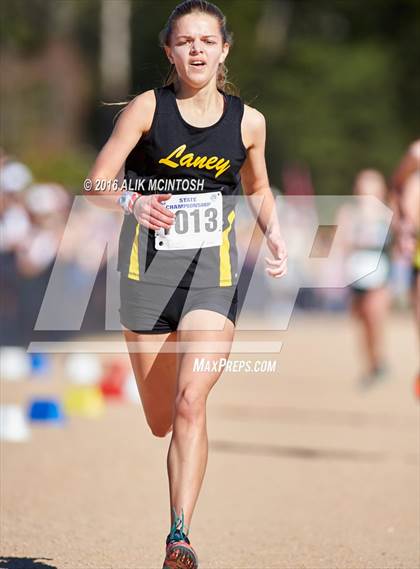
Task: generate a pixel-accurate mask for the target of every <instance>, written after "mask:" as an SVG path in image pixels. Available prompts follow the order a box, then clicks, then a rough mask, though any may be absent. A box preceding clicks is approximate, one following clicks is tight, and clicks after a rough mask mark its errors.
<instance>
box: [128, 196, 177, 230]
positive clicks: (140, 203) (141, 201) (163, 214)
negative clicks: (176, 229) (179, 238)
mask: <svg viewBox="0 0 420 569" xmlns="http://www.w3.org/2000/svg"><path fill="white" fill-rule="evenodd" d="M171 195H172V194H155V195H152V196H140V197H139V198H138V199H137V200H136V202H135V204H134V207H133V214H134V217H135V218H136V219H137V221H138V222H139V223H140V224H141V225H144V226H145V227H148V228H149V229H160V228H161V227H163V228H164V229H169V228H170V227H171V225H172V224H173V222H174V219H175V214H174V213H173V212H172V211H170V210H169V209H167V208H166V207H165V206H164V205H162V204H161V202H163V201H165V200H167V199H169V198H170V197H171Z"/></svg>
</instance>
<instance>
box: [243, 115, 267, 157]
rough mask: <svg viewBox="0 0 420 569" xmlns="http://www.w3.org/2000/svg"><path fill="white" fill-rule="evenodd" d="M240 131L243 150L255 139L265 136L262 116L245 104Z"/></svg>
mask: <svg viewBox="0 0 420 569" xmlns="http://www.w3.org/2000/svg"><path fill="white" fill-rule="evenodd" d="M241 130H242V139H243V142H244V145H245V148H247V149H248V148H249V147H250V146H252V145H253V144H254V143H255V140H256V139H258V138H260V137H261V136H264V135H265V117H264V115H263V114H262V113H261V112H260V111H258V110H257V109H255V108H254V107H250V106H249V105H246V104H245V105H244V116H243V118H242V125H241Z"/></svg>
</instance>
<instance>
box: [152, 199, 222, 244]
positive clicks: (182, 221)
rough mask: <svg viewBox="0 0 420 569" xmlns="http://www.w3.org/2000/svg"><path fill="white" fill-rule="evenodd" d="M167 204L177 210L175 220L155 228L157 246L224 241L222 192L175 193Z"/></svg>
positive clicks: (169, 207)
mask: <svg viewBox="0 0 420 569" xmlns="http://www.w3.org/2000/svg"><path fill="white" fill-rule="evenodd" d="M165 206H166V207H167V208H168V209H171V210H172V211H173V212H174V213H175V220H174V223H173V224H172V226H171V227H170V228H169V229H163V228H162V229H159V230H157V231H155V246H156V249H159V250H171V249H195V248H198V247H213V246H215V245H220V244H221V236H222V225H223V204H222V194H221V192H212V193H208V194H201V195H191V194H189V195H183V196H178V195H176V196H172V197H171V198H170V199H169V200H167V201H166V202H165Z"/></svg>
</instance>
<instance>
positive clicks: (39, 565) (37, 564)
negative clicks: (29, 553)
mask: <svg viewBox="0 0 420 569" xmlns="http://www.w3.org/2000/svg"><path fill="white" fill-rule="evenodd" d="M44 561H52V559H48V558H47V557H5V556H2V557H0V568H1V569H57V567H56V566H55V565H50V564H49V563H44Z"/></svg>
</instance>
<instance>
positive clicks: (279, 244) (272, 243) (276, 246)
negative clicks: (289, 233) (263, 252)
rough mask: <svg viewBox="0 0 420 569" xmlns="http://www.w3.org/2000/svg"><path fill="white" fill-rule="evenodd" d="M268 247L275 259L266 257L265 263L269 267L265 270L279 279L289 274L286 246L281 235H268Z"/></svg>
mask: <svg viewBox="0 0 420 569" xmlns="http://www.w3.org/2000/svg"><path fill="white" fill-rule="evenodd" d="M267 245H268V248H269V249H270V251H271V252H272V254H273V257H274V259H269V258H268V257H265V261H266V263H267V264H268V265H269V267H267V268H266V269H265V270H266V272H267V273H268V274H269V275H270V276H271V277H274V278H275V279H279V278H280V277H283V276H284V275H286V274H287V250H286V244H285V242H284V240H283V238H282V236H281V235H280V234H279V233H275V234H269V235H268V237H267Z"/></svg>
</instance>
